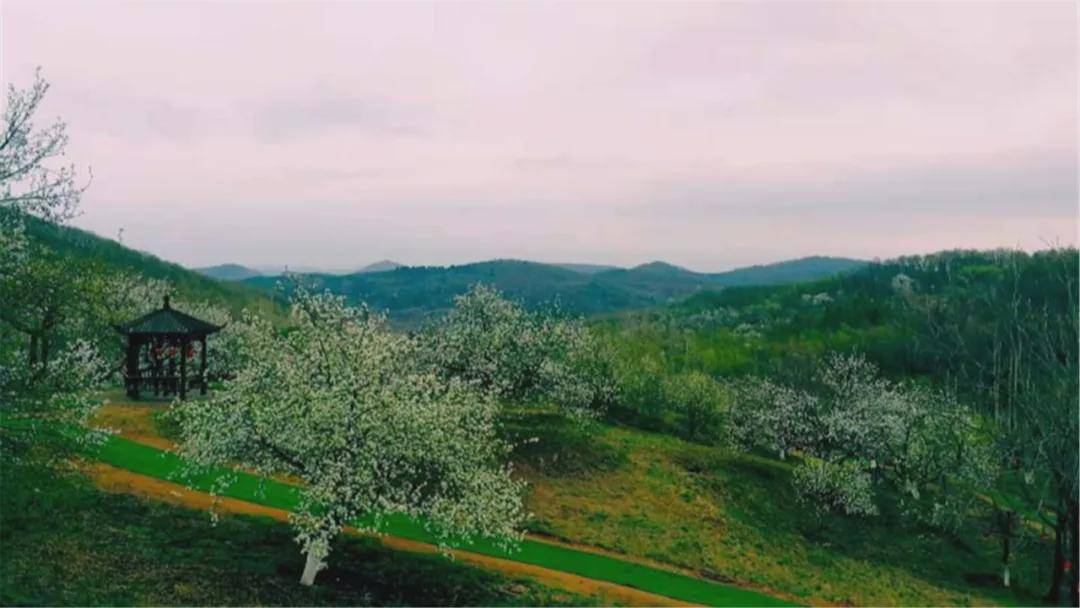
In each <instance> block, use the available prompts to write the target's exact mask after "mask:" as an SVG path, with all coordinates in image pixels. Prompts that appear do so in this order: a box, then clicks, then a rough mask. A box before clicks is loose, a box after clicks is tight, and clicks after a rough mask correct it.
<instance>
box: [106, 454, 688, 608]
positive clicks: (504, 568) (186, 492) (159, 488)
mask: <svg viewBox="0 0 1080 608" xmlns="http://www.w3.org/2000/svg"><path fill="white" fill-rule="evenodd" d="M85 468H86V470H87V473H88V474H89V475H90V477H91V478H92V479H93V480H94V482H95V483H96V484H97V485H98V487H100V488H102V489H103V490H106V491H109V492H122V493H127V494H135V495H138V496H143V497H146V498H151V499H154V500H162V501H165V502H169V503H172V504H175V505H180V506H183V507H186V508H189V509H200V510H211V509H213V510H215V511H217V512H219V513H237V514H243V515H256V516H262V517H270V518H273V519H276V520H279V521H288V518H289V514H288V512H287V511H283V510H281V509H273V508H270V507H264V506H262V505H257V504H254V503H250V502H246V501H242V500H237V499H235V498H226V497H220V496H211V495H210V494H206V493H204V492H197V491H195V490H192V489H190V488H187V487H185V486H182V485H179V484H175V483H172V482H168V481H162V480H160V479H156V478H154V477H148V476H146V475H139V474H137V473H132V472H130V471H127V470H124V469H121V468H117V467H114V466H111V465H107V464H104V463H99V462H98V463H90V464H87V465H86V467H85ZM345 531H346V533H349V534H363V533H362V532H360V531H359V530H357V529H355V528H346V529H345ZM373 536H375V537H376V538H378V539H379V541H380V542H381V543H382V544H383V545H384V546H386V547H389V548H391V549H395V550H398V551H409V552H412V553H437V552H438V551H439V549H438V548H437V547H436V546H435V545H431V544H428V543H422V542H418V541H414V540H408V539H404V538H399V537H396V536H389V535H373ZM449 553H450V554H451V555H453V556H454V558H455V559H457V560H459V561H461V562H464V563H467V564H471V565H474V566H478V567H481V568H484V569H486V570H492V571H495V572H499V573H501V574H503V575H506V576H509V577H513V578H528V579H531V580H534V581H536V582H538V583H541V584H543V585H546V586H549V587H555V588H558V589H563V590H566V591H570V592H573V593H577V594H579V595H583V596H591V597H596V598H598V599H599V600H600V601H601V602H603V603H605V604H621V605H627V606H693V605H694V604H690V603H687V602H683V601H681V600H676V599H672V598H669V597H665V596H662V595H656V594H653V593H648V592H646V591H641V590H639V589H634V588H633V587H626V586H623V585H616V584H614V583H608V582H604V581H597V580H594V579H590V578H585V577H581V576H577V575H575V574H569V573H566V572H560V571H558V570H551V569H549V568H543V567H540V566H533V565H531V564H522V563H519V562H515V561H511V560H507V559H500V558H497V557H490V556H487V555H480V554H478V553H471V552H469V551H460V550H450V551H449Z"/></svg>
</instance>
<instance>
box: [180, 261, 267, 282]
mask: <svg viewBox="0 0 1080 608" xmlns="http://www.w3.org/2000/svg"><path fill="white" fill-rule="evenodd" d="M195 272H197V273H199V274H201V275H203V276H208V277H210V278H211V279H218V280H219V281H243V280H244V279H250V278H251V277H258V276H262V273H261V272H259V271H258V270H255V269H254V268H248V267H247V266H241V265H240V264H218V265H217V266H206V267H204V268H196V269H195Z"/></svg>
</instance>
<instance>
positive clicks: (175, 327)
mask: <svg viewBox="0 0 1080 608" xmlns="http://www.w3.org/2000/svg"><path fill="white" fill-rule="evenodd" d="M221 328H222V326H221V325H214V324H213V323H207V322H206V321H203V320H202V319H196V318H195V317H193V316H191V315H189V314H186V313H182V312H180V311H179V310H175V309H173V308H172V307H171V306H169V296H165V299H164V301H163V302H162V304H161V308H159V309H157V310H155V311H153V312H150V313H147V314H145V315H143V316H141V317H139V318H138V319H135V320H134V321H128V322H127V323H122V324H120V325H117V326H116V329H117V330H118V331H119V332H120V333H122V334H127V335H133V334H191V335H197V336H205V335H208V334H212V333H214V332H216V331H218V330H220V329H221Z"/></svg>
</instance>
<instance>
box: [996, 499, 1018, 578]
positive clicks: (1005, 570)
mask: <svg viewBox="0 0 1080 608" xmlns="http://www.w3.org/2000/svg"><path fill="white" fill-rule="evenodd" d="M1013 517H1014V514H1013V512H1012V511H999V512H998V523H999V525H1000V526H1001V567H1002V570H1001V584H1002V585H1004V586H1005V587H1008V586H1009V552H1010V550H1011V549H1012V543H1011V541H1012V534H1013V530H1012V528H1013Z"/></svg>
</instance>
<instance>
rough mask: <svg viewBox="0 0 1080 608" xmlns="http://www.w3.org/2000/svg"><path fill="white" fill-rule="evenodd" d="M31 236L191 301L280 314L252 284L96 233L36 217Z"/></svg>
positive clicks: (56, 249) (64, 252) (63, 253)
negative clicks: (224, 278) (229, 279)
mask: <svg viewBox="0 0 1080 608" xmlns="http://www.w3.org/2000/svg"><path fill="white" fill-rule="evenodd" d="M26 226H27V235H28V236H29V238H30V240H31V241H32V242H36V243H39V244H41V245H43V246H45V247H47V248H48V249H50V250H52V251H53V252H55V253H57V254H58V255H61V256H65V257H71V258H73V259H79V260H81V261H85V262H91V263H95V264H99V265H100V266H101V267H102V268H103V269H105V270H110V271H121V272H129V273H133V274H138V275H141V276H143V277H146V278H150V279H160V280H165V281H168V282H169V283H170V284H172V286H173V288H174V289H175V290H176V292H177V295H180V296H182V297H183V298H184V299H187V300H206V301H211V302H215V303H218V304H220V305H222V306H225V307H226V308H228V309H229V310H230V311H232V312H233V313H238V312H240V311H241V310H243V309H245V308H247V309H251V310H256V311H259V312H262V313H267V314H272V315H277V314H279V312H280V307H279V306H278V305H277V304H275V303H274V302H273V300H272V299H271V298H269V297H267V293H266V292H265V291H264V290H262V289H259V288H258V287H255V286H252V285H245V284H243V283H230V282H222V281H218V280H215V279H212V278H210V277H206V276H203V275H202V274H200V273H198V272H196V271H193V270H189V269H187V268H184V267H183V266H181V265H179V264H174V263H172V262H168V261H165V260H162V259H161V258H159V257H157V256H155V255H152V254H149V253H144V252H141V251H136V250H134V249H131V248H129V247H125V246H124V245H122V244H120V243H118V242H116V241H114V240H112V239H107V238H104V237H100V236H98V235H96V234H94V233H92V232H88V231H86V230H81V229H79V228H74V227H71V226H60V225H57V224H53V223H50V222H44V221H41V220H37V219H34V218H28V219H27V222H26Z"/></svg>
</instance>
